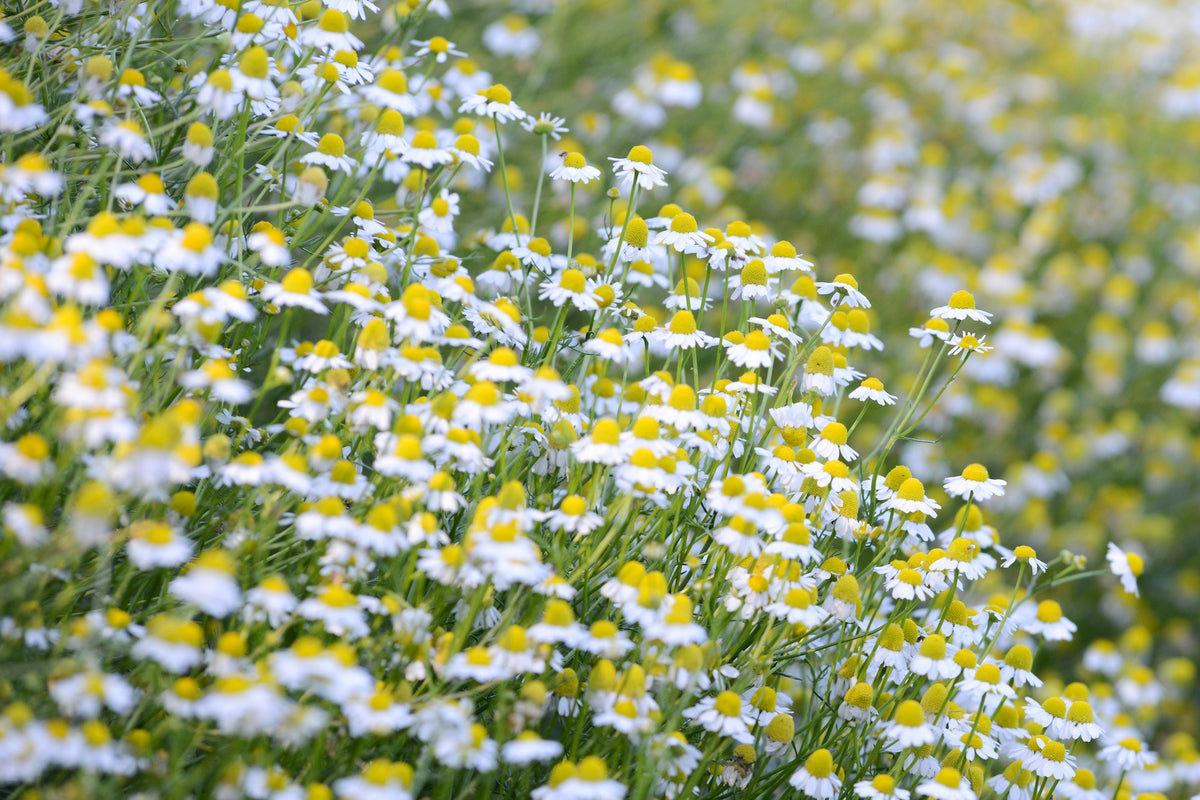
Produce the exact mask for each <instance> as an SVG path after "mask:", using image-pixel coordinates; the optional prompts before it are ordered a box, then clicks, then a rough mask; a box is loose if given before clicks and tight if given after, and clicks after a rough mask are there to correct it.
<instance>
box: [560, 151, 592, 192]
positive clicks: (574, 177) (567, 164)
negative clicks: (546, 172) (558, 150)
mask: <svg viewBox="0 0 1200 800" xmlns="http://www.w3.org/2000/svg"><path fill="white" fill-rule="evenodd" d="M550 178H551V179H552V180H556V181H566V182H568V183H572V184H587V183H591V182H592V181H594V180H598V179H599V178H600V170H599V169H597V168H596V167H593V166H591V165H589V164H588V163H587V159H586V158H584V157H583V154H582V153H577V152H574V151H572V152H569V153H564V154H563V156H562V166H560V167H555V168H554V169H553V170H551V171H550Z"/></svg>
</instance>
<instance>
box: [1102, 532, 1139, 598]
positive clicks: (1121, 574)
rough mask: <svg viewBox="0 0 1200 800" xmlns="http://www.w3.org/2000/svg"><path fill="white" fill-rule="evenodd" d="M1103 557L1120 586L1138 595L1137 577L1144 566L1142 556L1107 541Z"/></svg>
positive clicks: (1135, 595) (1126, 591)
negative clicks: (1118, 580) (1106, 548)
mask: <svg viewBox="0 0 1200 800" xmlns="http://www.w3.org/2000/svg"><path fill="white" fill-rule="evenodd" d="M1105 558H1106V559H1107V560H1108V564H1109V568H1110V569H1111V570H1112V573H1113V574H1114V575H1116V576H1117V577H1118V578H1120V579H1121V588H1122V589H1124V590H1125V593H1126V594H1131V595H1133V596H1134V597H1138V596H1139V592H1138V585H1137V579H1138V578H1139V577H1141V575H1142V570H1143V569H1144V568H1145V561H1143V559H1142V557H1141V556H1140V555H1138V554H1137V553H1134V552H1132V551H1126V550H1122V549H1121V548H1120V547H1118V546H1117V544H1116V542H1109V543H1108V550H1107V551H1106V553H1105Z"/></svg>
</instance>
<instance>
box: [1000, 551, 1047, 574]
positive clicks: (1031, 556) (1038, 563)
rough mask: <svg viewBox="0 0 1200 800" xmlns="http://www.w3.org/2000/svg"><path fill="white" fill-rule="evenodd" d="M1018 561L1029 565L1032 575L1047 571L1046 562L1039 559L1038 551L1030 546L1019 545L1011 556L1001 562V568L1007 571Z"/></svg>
mask: <svg viewBox="0 0 1200 800" xmlns="http://www.w3.org/2000/svg"><path fill="white" fill-rule="evenodd" d="M1018 561H1021V562H1023V563H1026V564H1028V565H1029V570H1030V573H1031V574H1033V575H1037V574H1038V573H1039V572H1045V571H1046V562H1045V561H1042V560H1041V559H1040V558H1038V557H1037V551H1036V550H1034V549H1033V548H1032V547H1030V546H1029V545H1024V544H1023V545H1018V546H1017V547H1016V548H1015V549H1014V550H1013V551H1012V554H1011V555H1009V556H1008V557H1007V558H1005V559H1004V560H1003V561H1001V562H1000V566H1002V567H1004V568H1006V569H1007V568H1008V567H1011V566H1012V565H1013V564H1015V563H1016V562H1018Z"/></svg>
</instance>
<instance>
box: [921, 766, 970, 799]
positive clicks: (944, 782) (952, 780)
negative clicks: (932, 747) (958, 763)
mask: <svg viewBox="0 0 1200 800" xmlns="http://www.w3.org/2000/svg"><path fill="white" fill-rule="evenodd" d="M916 793H917V795H918V796H921V797H931V798H933V800H975V792H974V791H972V790H971V783H970V781H968V780H967V779H966V778H965V777H963V775H962V773H960V772H959V771H958V770H956V769H955V768H954V767H942V768H941V769H940V770H939V771H938V773H937V775H936V776H934V778H933V780H929V781H925V782H924V783H922V784H920V785H919V786H917V788H916Z"/></svg>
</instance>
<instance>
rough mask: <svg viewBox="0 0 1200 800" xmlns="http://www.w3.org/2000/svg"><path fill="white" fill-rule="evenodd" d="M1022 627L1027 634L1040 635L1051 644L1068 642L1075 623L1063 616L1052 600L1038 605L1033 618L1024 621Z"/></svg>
mask: <svg viewBox="0 0 1200 800" xmlns="http://www.w3.org/2000/svg"><path fill="white" fill-rule="evenodd" d="M1022 627H1023V628H1024V629H1025V630H1026V631H1027V632H1029V633H1032V634H1034V635H1035V636H1038V635H1040V636H1042V637H1044V638H1045V639H1046V640H1047V641H1051V642H1066V641H1070V640H1071V639H1072V638H1073V637H1074V635H1075V630H1076V626H1075V623H1074V622H1072V621H1071V620H1069V619H1067V618H1066V617H1065V616H1063V613H1062V607H1061V606H1059V604H1058V603H1056V602H1055V601H1053V600H1043V601H1042V602H1040V603H1038V606H1037V611H1036V613H1035V614H1034V616H1033V618H1032V619H1029V620H1027V621H1025V622H1024V623H1023V625H1022Z"/></svg>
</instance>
